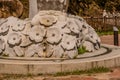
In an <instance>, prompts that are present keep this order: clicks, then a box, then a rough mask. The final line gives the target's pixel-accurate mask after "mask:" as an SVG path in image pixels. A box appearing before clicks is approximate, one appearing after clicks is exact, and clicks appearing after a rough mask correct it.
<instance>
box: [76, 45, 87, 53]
mask: <svg viewBox="0 0 120 80" xmlns="http://www.w3.org/2000/svg"><path fill="white" fill-rule="evenodd" d="M85 52H87V50H86V48H85V47H84V46H81V47H79V48H78V54H84V53H85Z"/></svg>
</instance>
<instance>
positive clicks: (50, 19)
mask: <svg viewBox="0 0 120 80" xmlns="http://www.w3.org/2000/svg"><path fill="white" fill-rule="evenodd" d="M39 20H40V24H42V25H44V26H52V25H53V24H54V23H56V22H57V18H56V17H55V16H52V15H45V16H40V19H39Z"/></svg>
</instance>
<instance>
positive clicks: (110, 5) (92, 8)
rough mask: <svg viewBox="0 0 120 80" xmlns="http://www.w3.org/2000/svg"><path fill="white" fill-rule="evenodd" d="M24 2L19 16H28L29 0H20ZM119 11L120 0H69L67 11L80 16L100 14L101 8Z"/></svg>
mask: <svg viewBox="0 0 120 80" xmlns="http://www.w3.org/2000/svg"><path fill="white" fill-rule="evenodd" d="M20 1H21V2H22V3H23V4H24V13H23V15H22V17H21V18H26V17H28V13H29V12H28V11H29V8H28V7H29V4H28V1H29V0H20ZM104 9H106V10H107V11H109V12H113V11H120V0H70V3H69V8H68V13H71V14H74V15H80V16H100V15H102V12H103V10H104Z"/></svg>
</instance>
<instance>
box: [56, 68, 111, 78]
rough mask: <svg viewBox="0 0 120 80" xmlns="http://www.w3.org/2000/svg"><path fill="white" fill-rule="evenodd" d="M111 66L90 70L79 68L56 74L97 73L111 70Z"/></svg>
mask: <svg viewBox="0 0 120 80" xmlns="http://www.w3.org/2000/svg"><path fill="white" fill-rule="evenodd" d="M110 71H111V70H110V69H109V68H105V67H96V68H92V69H89V70H77V71H73V72H69V71H68V72H59V73H56V74H55V75H54V76H67V75H81V74H89V75H90V74H95V73H103V72H110Z"/></svg>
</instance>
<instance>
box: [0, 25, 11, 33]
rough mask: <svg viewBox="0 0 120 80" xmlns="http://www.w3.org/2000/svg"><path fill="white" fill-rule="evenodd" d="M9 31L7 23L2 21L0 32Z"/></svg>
mask: <svg viewBox="0 0 120 80" xmlns="http://www.w3.org/2000/svg"><path fill="white" fill-rule="evenodd" d="M8 31H9V26H7V23H4V24H3V25H2V26H0V34H2V35H5V34H6V33H7V32H8Z"/></svg>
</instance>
